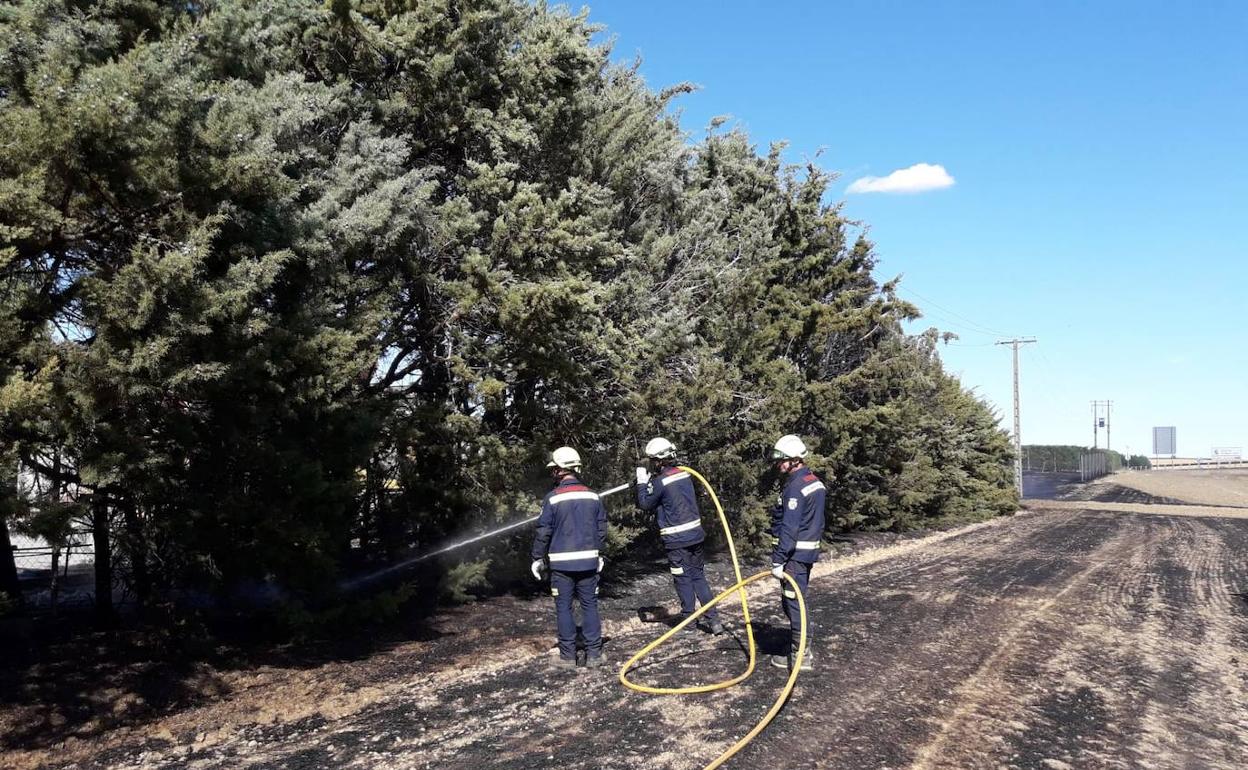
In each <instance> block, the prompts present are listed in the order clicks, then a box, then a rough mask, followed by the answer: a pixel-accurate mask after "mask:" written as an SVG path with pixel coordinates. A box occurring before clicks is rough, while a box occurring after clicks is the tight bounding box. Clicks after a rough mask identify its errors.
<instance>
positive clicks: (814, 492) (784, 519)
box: [771, 435, 827, 671]
mask: <svg viewBox="0 0 1248 770" xmlns="http://www.w3.org/2000/svg"><path fill="white" fill-rule="evenodd" d="M806 453H807V451H806V445H805V444H804V443H802V440H801V439H800V438H798V437H797V436H793V435H788V436H781V437H780V439H779V440H778V441H777V442H776V444H775V447H774V448H773V450H772V453H771V457H772V460H773V461H774V462H775V463H776V464H777V466H778V468H779V471H780V473H781V475H782V476H783V477H784V489H783V490H782V491H781V494H780V500H779V502H777V503H776V507H775V508H774V509H772V514H771V534H772V535H773V536H774V537H775V538H776V547H775V550H774V551H773V552H772V555H771V572H772V574H773V575H775V576H776V579H778V580H780V589H781V598H780V606H781V609H783V610H784V614H785V615H787V616H788V618H789V632H790V648H789V653H788V654H787V655H773V656H771V664H772V665H773V666H777V667H779V668H792V666H793V656H794V654H796V652H797V645H798V641H799V639H800V638H801V633H802V617H801V613H800V611H799V609H798V605H797V594H795V593H794V592H793V588H792V587H791V586H790V584H789V582H788V581H787V580H785V579H784V577H783V575H784V574H785V573H788V574H789V575H792V576H793V578H794V579H795V580H796V581H797V584H798V586H800V587H801V589H802V596H803V597H804V598H805V599H806V606H807V607H809V606H810V593H809V589H808V586H809V584H810V569H811V567H812V566H814V563H815V562H816V561H818V560H819V542H820V539H821V538H822V537H823V524H824V518H823V507H824V500H825V498H826V496H827V487H825V486H824V484H823V482H822V481H820V480H819V477H818V476H816V475H815V474H814V472H813V471H811V470H810V468H807V467H806V464H805V462H803V460H804V459H805V457H806ZM806 634H807V635H806V654H805V655H804V656H803V659H802V670H803V671H806V670H809V669H812V668H814V659H813V656H812V655H811V644H810V628H809V624H808V626H807V630H806Z"/></svg>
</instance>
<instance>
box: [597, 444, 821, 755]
mask: <svg viewBox="0 0 1248 770" xmlns="http://www.w3.org/2000/svg"><path fill="white" fill-rule="evenodd" d="M680 470H682V471H685V472H687V473H688V474H689V475H691V476H693V477H694V478H696V479H697V480H698V481H700V482H702V486H704V487H706V491H707V492H708V493H709V494H710V496H711V501H712V502H714V503H715V510H716V511H717V512H718V513H719V521H720V523H721V524H723V526H724V535H725V536H726V537H727V538H728V553H729V554H730V555H731V556H732V570H733V573H734V574H735V575H736V578H737V582H736V583H734V584H733V585H732V586H730V587H729V588H727V589H726V590H725V591H724V592H723V593H721V594H720V595H719V596H716V597H715V598H714V599H711V601H710V602H708V603H706V604H704V605H702V606H701V607H699V608H698V609H697V611H696V612H694V613H693V614H691V615H690V616H689V617H687V618H685V619H684V620H683V621H681V622H680V623H679V624H678V625H677V626H676V627H674V628H671V629H668V630H667V632H666V633H664V634H663V635H662V636H660V637H659V638H658V639H655V640H654V641H652V642H650V643H649V644H647V645H646V646H645V647H642V648H641V649H640V650H638V651H637V654H636V655H634V656H633V657H631V658H629V659H628V662H627V663H625V664H624V665H623V666H621V667H620V684H622V685H624V686H625V687H627V688H629V689H630V690H636V691H638V692H644V693H650V694H653V695H684V694H688V693H695V692H711V691H713V690H723V689H726V688H728V687H732V686H733V685H734V684H737V683H739V682H741V681H743V680H744V679H746V678H747V677H748V676H749V675H750V674H751V673H753V672H754V665H755V663H756V661H757V658H758V652H757V648H756V646H755V644H754V628H753V626H752V625H751V623H750V604H749V601H748V600H747V598H746V594H745V587H746V586H747V585H749V584H750V583H753V582H754V581H756V580H762V579H764V578H768V577H771V572H770V571H764V572H759V573H758V574H756V575H750V576H749V577H748V578H742V577H741V564H740V563H739V562H738V561H737V546H736V543H734V542H733V539H732V530H731V529H729V527H728V517H727V516H725V515H724V508H723V506H722V505H720V504H719V497H717V496H716V495H715V490H714V489H713V488H712V487H711V484H710V482H709V481H707V480H706V479H705V478H704V477H703V476H702V474H700V473H698V472H697V471H695V470H694V469H693V468H689V467H686V466H683V465H682V466H680ZM784 578H785V579H786V580H788V581H789V585H791V586H792V587H793V593H794V594H795V595H796V596H797V608H798V612H799V614H800V617H801V620H802V632H801V635H800V637H799V638H798V643H797V656H796V657H795V658H794V661H793V668H792V670H790V671H789V679H788V681H786V682H785V683H784V689H783V690H781V691H780V696H779V697H778V698H776V702H775V703H773V704H772V705H771V708H770V709H768V711H767V713H766V714H765V715H763V718H762V719H760V720H759V721H758V724H756V725H754V727H753V728H752V729H751V730H750V731H749V732H748V733H746V734H745V735H744V736H743V737H742V738H741V739H740V740H739V741H737V742H736V743H734V744H732V746H730V747H729V748H728V749H727V750H726V751H724V753H722V754H720V755H719V756H718V757H716V758H715V760H714V761H713V762H711V763H710V764H709V765H707V766H706V769H705V770H715V768H717V767H719V766H720V765H722V764H723V763H724V762H727V761H728V760H729V759H730V758H731V757H732V756H733V755H734V754H736V753H737V752H738V751H740V750H741V749H742V748H744V747H745V745H746V744H747V743H749V742H750V741H752V740H754V737H755V736H756V735H758V734H759V733H760V732H762V731H763V728H764V727H766V726H767V724H768V723H769V722H771V720H772V719H773V718H775V716H776V714H777V713H778V712H779V711H780V708H781V707H782V706H784V701H785V700H786V699H787V698H788V697H789V694H790V693H792V692H793V686H794V685H795V684H797V675H798V672H799V671H801V667H802V658H803V656H804V655H805V654H806V599H805V597H803V596H802V589H801V588H800V587H799V586H798V584H797V580H795V579H794V578H793V576H792V575H790V574H788V573H785V575H784ZM734 592H736V593H739V594H740V595H741V613H742V616H743V618H744V623H745V636H746V640H747V645H748V649H749V655H750V663H749V665H748V666H747V667H746V669H745V672H744V673H742V674H740V675H738V676H736V677H733V678H732V679H726V680H724V681H722V682H716V683H714V684H706V685H699V686H696V687H651V686H649V685H644V684H638V683H636V682H631V681H629V679H628V671H629V669H631V668H632V667H633V666H635V665H637V663H638V661H640V660H641V659H642V658H644V657H645V656H646V655H648V654H650V653H651V652H653V651H654V650H655V649H657V648H658V647H659V646H660V645H662V644H663V643H664V642H666V641H667V640H668V639H670V638H672V637H673V636H675V635H676V634H678V633H680V631H681V630H682V629H684V627H685V626H687V625H689V624H690V623H694V622H696V621H697V619H698V618H699V617H701V616H702V615H703V613H705V612H706V611H707V610H709V609H711V608H712V607H714V606H715V605H716V604H719V602H720V601H722V600H723V599H726V598H728V597H729V596H730V595H732V594H733V593H734Z"/></svg>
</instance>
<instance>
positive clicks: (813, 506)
mask: <svg viewBox="0 0 1248 770" xmlns="http://www.w3.org/2000/svg"><path fill="white" fill-rule="evenodd" d="M827 494H828V490H827V487H825V486H824V485H823V482H822V481H820V480H819V477H818V476H816V475H815V474H814V473H813V472H812V471H811V470H810V468H807V467H806V466H805V465H802V466H799V467H798V468H797V469H796V470H794V471H793V472H792V473H790V474H789V477H788V478H787V479H785V482H784V491H783V492H782V493H781V494H780V501H779V502H778V503H776V507H775V508H773V509H772V512H771V534H772V535H775V536H776V537H777V538H778V542H777V543H776V550H775V551H774V552H773V553H772V555H771V563H772V564H784V563H785V562H786V561H789V560H790V559H793V560H795V561H800V562H806V563H807V564H810V563H812V562H816V561H819V540H820V538H822V537H823V523H824V519H823V505H824V499H825V498H826V497H827Z"/></svg>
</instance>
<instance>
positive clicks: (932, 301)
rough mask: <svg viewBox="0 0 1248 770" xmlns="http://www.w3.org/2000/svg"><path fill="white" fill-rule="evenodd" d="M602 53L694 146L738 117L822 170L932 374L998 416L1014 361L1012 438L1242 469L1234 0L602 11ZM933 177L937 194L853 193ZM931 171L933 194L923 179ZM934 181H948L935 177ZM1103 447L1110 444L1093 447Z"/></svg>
mask: <svg viewBox="0 0 1248 770" xmlns="http://www.w3.org/2000/svg"><path fill="white" fill-rule="evenodd" d="M590 18H591V20H593V21H595V22H598V23H600V24H604V25H606V27H607V31H606V33H605V34H606V35H607V36H611V37H613V38H614V39H615V53H614V58H616V59H617V60H621V61H627V60H631V59H632V58H633V57H635V56H638V55H640V56H641V57H642V66H641V71H642V73H643V74H644V75H645V77H646V79H647V81H648V82H649V84H650V85H651V87H654V88H661V87H663V86H666V85H670V84H673V83H676V82H680V81H684V80H688V81H692V82H694V83H696V84H698V85H699V86H701V90H700V91H699V92H698V93H696V94H693V95H690V96H687V97H683V98H682V99H681V100H680V101H679V105H678V106H679V107H680V109H681V111H682V125H683V126H684V128H685V129H686V130H687V131H689V132H691V134H692V135H693V136H695V137H697V136H700V135H701V134H702V131H703V128H704V127H705V125H706V124H707V122H708V121H709V120H710V119H711V118H712V117H714V116H718V115H729V116H731V117H732V120H733V123H734V124H735V125H739V126H740V127H742V128H744V129H746V130H747V131H749V133H750V134H751V136H752V137H753V138H754V140H755V141H756V142H757V143H758V145H759V147H760V148H761V149H764V150H765V148H766V147H767V145H768V144H769V143H770V142H772V141H776V140H786V141H788V142H789V151H788V156H789V157H790V158H791V159H793V160H794V161H802V160H805V159H807V158H813V157H814V156H815V155H816V153H818V152H819V151H820V150H822V154H821V155H819V157H818V160H817V162H818V163H819V165H821V166H823V167H824V168H827V169H830V170H834V171H837V172H839V173H840V174H841V177H840V179H839V180H838V182H837V183H836V185H835V187H834V188H833V191H832V194H833V196H834V199H835V200H843V201H844V203H845V211H846V213H847V215H848V216H849V217H850V218H852V219H856V220H861V221H862V222H863V223H864V224H866V225H867V226H868V227H869V231H870V236H871V238H872V240H873V241H874V242H875V243H876V246H877V250H878V253H879V255H880V258H881V263H880V267H879V275H880V277H881V278H890V277H892V276H894V275H897V274H904V278H903V280H902V284H901V286H902V289H901V291H902V295H903V296H904V297H906V298H907V299H910V300H911V301H914V302H915V303H916V304H918V305H919V306H920V307H921V308H923V309H924V311H925V313H926V318H925V319H924V322H923V324H922V326H924V327H925V326H926V325H929V324H930V325H935V326H938V327H940V328H942V329H947V330H949V331H953V332H956V333H958V334H959V335H961V339H960V340H959V341H958V342H957V343H955V344H954V345H950V346H949V347H947V348H945V349H944V350H943V351H942V356H943V358H944V360H945V363H946V366H947V368H948V369H949V370H950V371H951V372H953V373H954V374H956V375H958V376H959V377H960V378H961V379H962V382H963V384H965V385H966V386H967V387H970V388H973V389H975V391H976V392H977V393H978V394H980V395H981V396H982V397H983V398H985V399H986V400H988V401H989V402H990V403H992V404H993V405H994V406H996V407H997V408H998V410H999V411H1000V412H1001V413H1002V414H1003V415H1004V416H1005V417H1006V418H1007V422H1008V418H1009V411H1010V403H1011V373H1010V354H1009V350H1008V348H1005V347H1000V346H996V345H993V344H992V343H993V342H995V341H996V340H997V339H1000V338H1001V337H1003V336H1005V335H1032V336H1035V337H1036V338H1037V339H1038V340H1039V342H1038V344H1036V345H1030V346H1026V347H1024V348H1023V350H1022V353H1021V368H1022V383H1023V385H1022V412H1023V421H1022V435H1023V440H1024V442H1026V443H1083V444H1088V445H1090V444H1091V443H1092V424H1091V423H1092V417H1091V408H1090V406H1089V402H1090V401H1091V400H1093V399H1112V400H1113V402H1114V410H1113V417H1112V420H1113V423H1112V426H1113V446H1114V448H1115V449H1119V450H1125V449H1126V448H1127V447H1128V446H1129V447H1130V449H1131V450H1132V451H1134V452H1137V453H1139V452H1142V453H1148V452H1149V451H1151V435H1152V432H1151V428H1152V426H1154V425H1174V426H1176V427H1177V429H1178V450H1179V453H1180V454H1181V455H1187V456H1198V455H1208V454H1209V452H1210V449H1211V447H1213V446H1242V447H1244V448H1245V450H1248V353H1246V352H1245V350H1246V349H1248V339H1246V337H1245V333H1244V332H1245V330H1248V312H1246V307H1248V237H1246V236H1245V232H1246V230H1248V206H1246V204H1248V3H1240V2H1229V1H1225V2H1201V3H1192V4H1186V3H1158V2H1099V3H1086V2H1079V3H1076V2H1045V3H1040V2H1029V3H1022V2H981V3H971V2H960V3H955V2H912V3H900V2H865V1H864V2H852V3H851V2H810V3H785V2H775V3H761V2H759V3H752V2H751V3H744V2H743V3H731V2H718V3H717V2H676V3H673V2H651V1H650V0H600V2H598V3H596V4H593V5H591V6H590ZM916 164H930V165H933V166H941V167H943V168H944V169H945V172H946V173H947V174H948V175H949V176H950V177H951V178H952V180H953V183H952V185H951V186H945V187H943V188H940V189H931V190H928V191H925V192H917V193H909V194H899V193H886V192H873V193H854V194H848V193H847V190H848V188H849V186H850V185H851V183H853V182H854V181H855V180H858V179H861V178H864V177H879V178H884V177H888V175H889V174H890V173H892V172H894V171H897V170H899V169H907V168H910V167H912V166H915V165H916ZM928 171H929V173H927V175H926V176H928V177H938V176H939V173H938V172H932V171H931V170H930V169H929V170H928ZM946 181H947V180H946ZM1101 442H1102V443H1101V445H1102V446H1103V445H1104V433H1102V434H1101Z"/></svg>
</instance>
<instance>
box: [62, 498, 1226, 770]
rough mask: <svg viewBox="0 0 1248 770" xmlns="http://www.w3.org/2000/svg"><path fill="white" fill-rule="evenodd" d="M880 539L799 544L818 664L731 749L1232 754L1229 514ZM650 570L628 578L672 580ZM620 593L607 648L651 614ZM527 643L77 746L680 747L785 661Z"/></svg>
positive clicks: (401, 760) (937, 757)
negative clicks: (278, 720) (204, 729)
mask: <svg viewBox="0 0 1248 770" xmlns="http://www.w3.org/2000/svg"><path fill="white" fill-rule="evenodd" d="M884 550H885V553H879V554H875V555H874V556H873V557H871V558H856V559H847V560H844V563H838V562H835V561H834V562H831V563H828V564H824V565H821V566H820V568H819V572H818V573H817V579H816V581H815V582H814V583H813V584H812V589H813V590H812V599H811V606H810V614H811V620H812V624H813V626H814V633H815V637H814V641H813V645H812V649H813V650H814V652H815V654H816V665H817V668H816V670H815V671H814V672H811V673H809V674H803V675H802V677H801V678H799V680H798V687H797V690H796V691H795V693H794V695H793V697H792V698H791V700H790V702H789V704H788V705H787V706H786V707H785V709H784V710H783V711H782V712H781V714H780V715H779V717H778V718H777V719H776V721H775V722H774V723H773V724H772V725H771V726H770V727H769V728H768V729H767V730H766V731H765V732H764V733H763V734H762V735H760V736H759V737H758V738H757V739H756V740H755V741H754V742H753V743H752V744H750V745H749V746H748V747H747V748H746V749H745V750H744V751H743V752H742V753H741V754H740V755H738V758H737V759H735V760H734V762H733V766H735V767H763V766H768V767H784V768H798V767H820V768H843V769H845V770H848V769H850V768H853V769H854V770H858V769H860V768H898V767H907V766H912V767H916V768H942V769H943V768H979V767H985V768H986V767H1012V768H1046V767H1047V768H1056V769H1058V770H1060V768H1063V767H1078V768H1135V767H1141V768H1170V767H1201V768H1215V769H1217V768H1227V769H1228V770H1229V768H1241V767H1248V749H1246V748H1245V744H1244V736H1245V735H1248V698H1246V697H1245V694H1246V692H1248V668H1245V667H1244V665H1243V664H1242V662H1241V661H1242V660H1243V658H1242V657H1241V656H1240V653H1241V652H1242V651H1243V650H1245V647H1246V643H1248V617H1246V615H1248V613H1246V612H1245V609H1246V605H1245V602H1244V600H1243V598H1242V597H1241V596H1240V594H1241V593H1242V592H1244V591H1246V590H1248V582H1246V581H1248V575H1246V574H1245V565H1244V556H1243V554H1245V553H1246V552H1248V522H1245V521H1244V520H1235V519H1225V518H1222V519H1210V518H1194V517H1182V518H1179V517H1167V516H1139V515H1135V514H1130V513H1122V512H1108V511H1070V510H1059V511H1049V512H1044V513H1033V514H1023V515H1020V516H1016V517H1013V518H1012V519H1009V520H1004V521H1003V522H1002V523H998V524H994V525H990V526H977V527H972V528H968V529H967V530H964V531H962V532H960V533H958V534H955V535H942V536H940V537H937V538H933V539H931V540H929V541H928V542H925V543H921V544H918V545H915V544H906V545H905V546H902V547H897V548H891V549H884ZM718 579H719V580H721V581H722V579H723V576H722V573H721V574H720V575H719V578H718ZM652 589H653V590H651V589H650V588H647V589H646V592H645V593H644V595H633V596H631V597H629V598H628V601H629V602H632V603H637V602H642V603H645V602H646V601H647V600H648V599H649V600H652V599H654V598H656V597H659V598H660V601H662V602H664V603H670V597H669V596H668V595H667V594H669V593H670V588H669V587H668V586H667V585H666V584H665V583H664V582H663V581H661V580H658V579H656V580H655V581H654V585H653V587H652ZM621 604H624V602H621V601H619V600H611V601H610V604H608V605H607V607H608V613H609V615H608V617H609V622H608V625H607V628H608V631H609V633H610V634H611V636H612V638H611V641H610V646H609V649H610V650H611V654H612V655H613V660H614V661H616V663H617V664H618V661H620V660H622V659H623V656H624V655H625V653H626V652H628V651H630V650H633V649H636V648H637V647H639V646H641V645H642V644H643V643H644V642H645V641H647V640H649V639H651V638H653V637H654V636H655V635H656V634H657V633H658V631H657V630H656V627H655V626H654V625H653V624H645V623H641V622H639V621H638V620H636V619H635V617H632V618H630V616H629V613H630V612H631V610H632V609H633V608H632V607H631V606H620V605H621ZM776 604H777V601H776V597H775V596H774V591H773V592H772V593H771V594H770V595H769V594H767V593H766V590H765V589H763V590H761V591H760V592H758V599H756V600H754V601H752V603H751V606H752V608H753V613H752V614H754V615H755V622H756V627H757V628H758V632H759V637H760V640H761V642H762V645H763V647H764V651H768V650H769V649H770V648H772V647H774V645H776V644H777V643H778V642H779V643H782V640H783V638H784V632H783V630H782V629H781V628H780V619H779V613H778V611H777V609H778V608H777V607H776ZM611 605H615V606H611ZM533 606H534V607H535V608H540V609H538V610H536V611H540V612H542V613H543V614H546V613H548V607H546V605H545V603H534V605H533ZM730 619H731V618H730ZM499 638H500V639H506V634H505V632H503V631H502V630H500V631H499ZM536 649H537V648H536V647H535V646H533V641H532V640H531V639H527V638H526V639H524V640H516V641H514V642H511V643H510V644H509V645H508V646H506V647H503V648H501V649H496V650H494V651H493V652H492V653H491V654H490V655H489V656H488V657H484V658H483V657H480V656H478V655H474V654H473V653H471V652H469V651H467V650H466V651H465V653H464V655H463V656H461V657H458V658H456V659H455V661H454V665H452V666H450V667H447V668H443V669H441V670H438V671H434V672H431V673H429V674H428V675H426V676H423V677H421V678H420V679H417V680H413V681H409V682H396V683H394V685H393V686H391V687H387V688H386V689H385V691H384V698H381V699H379V700H378V701H377V702H375V703H372V704H368V705H364V706H362V707H361V708H359V709H358V710H356V711H355V712H354V713H349V714H344V715H342V716H341V717H340V718H337V719H332V718H326V717H325V716H323V715H320V716H315V717H309V718H307V719H304V720H301V721H299V722H296V723H294V724H288V725H253V726H248V727H245V728H243V729H241V730H240V731H238V733H237V734H236V735H235V736H233V737H232V738H230V739H228V740H224V741H222V743H220V744H219V745H217V746H215V747H212V748H211V749H210V750H208V751H200V752H192V753H186V752H185V751H182V752H181V753H179V751H178V750H177V749H176V748H175V749H173V750H171V751H168V752H158V753H154V754H149V755H137V754H133V753H132V754H113V755H111V756H100V757H97V758H96V761H94V762H92V763H87V764H83V765H80V766H83V767H145V768H146V767H191V768H204V769H205V770H207V769H208V768H214V769H215V768H222V769H224V768H244V767H245V768H269V767H273V768H276V767H282V768H300V767H307V768H321V767H344V768H398V769H401V768H426V767H427V768H461V767H462V768H474V770H475V769H476V768H481V767H491V768H516V769H519V768H532V767H538V766H550V767H564V768H604V769H606V770H610V769H611V768H632V767H643V766H644V767H654V768H674V769H680V770H683V769H684V768H698V767H701V766H703V765H704V764H705V763H706V762H707V761H709V760H710V759H712V758H713V757H714V756H716V755H717V754H718V753H719V751H721V750H722V749H723V748H724V747H725V746H726V745H728V744H729V743H731V742H732V741H733V740H734V739H735V738H736V737H738V736H739V735H741V734H742V733H744V732H745V731H746V730H747V729H749V727H750V726H752V725H753V723H754V722H755V721H756V720H757V719H758V717H759V716H760V715H761V714H762V713H763V711H765V710H766V707H767V705H768V704H769V703H770V702H771V700H772V698H774V697H775V694H776V692H777V691H778V690H779V688H780V686H781V684H782V682H783V678H784V672H783V671H780V670H777V669H774V668H771V667H769V666H766V662H765V660H763V661H760V668H759V670H758V671H757V672H756V673H755V675H754V676H753V677H751V679H750V680H748V681H746V682H744V683H742V684H741V685H739V686H737V687H735V688H732V689H731V690H728V691H724V692H718V693H709V694H705V695H699V696H684V697H655V696H648V695H643V694H640V693H635V692H632V691H628V690H625V689H624V688H622V687H620V686H619V684H618V682H616V680H615V672H616V667H615V665H613V666H611V667H609V669H608V670H600V671H597V672H581V673H576V674H573V673H570V672H555V671H552V670H550V669H549V668H548V667H547V666H546V663H545V660H546V658H545V657H544V655H536V654H535V650H536ZM649 663H650V665H648V666H647V667H646V668H644V669H643V671H642V673H641V674H639V676H640V677H642V678H644V679H645V680H646V681H654V682H664V681H666V682H680V683H685V684H689V683H693V682H695V681H698V680H701V681H709V680H714V679H720V678H724V677H726V676H729V675H731V674H734V673H736V672H737V671H739V670H740V667H741V666H742V665H743V664H744V656H743V655H742V654H741V648H740V646H739V643H738V642H737V641H735V640H725V639H722V638H721V639H718V640H716V639H712V638H711V637H707V636H697V637H692V638H686V639H682V640H680V641H678V642H675V643H673V644H672V645H671V646H670V647H667V648H664V649H663V650H661V651H660V652H659V653H658V654H657V655H656V656H654V657H653V658H652V659H651V660H650V661H649Z"/></svg>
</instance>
